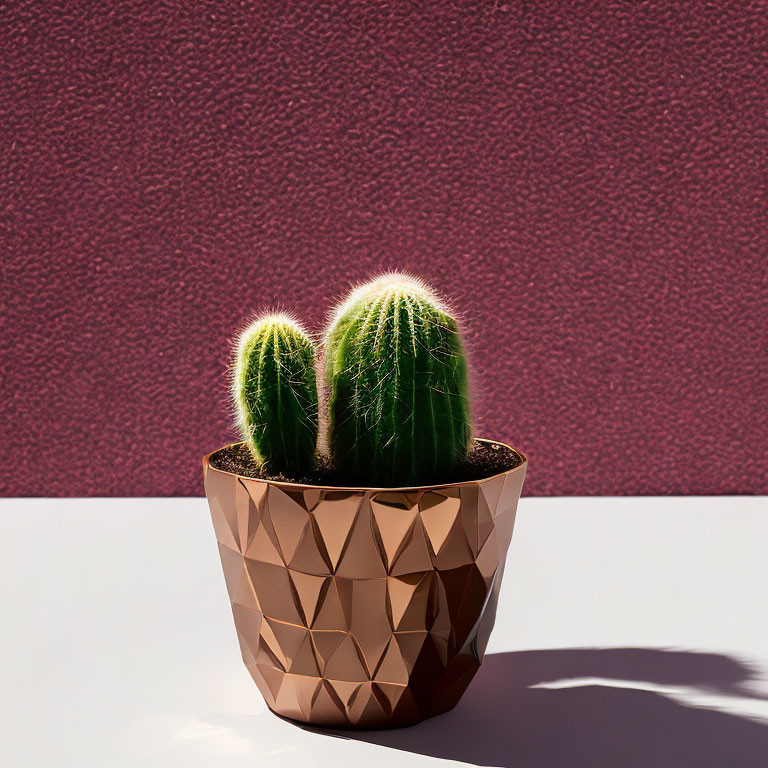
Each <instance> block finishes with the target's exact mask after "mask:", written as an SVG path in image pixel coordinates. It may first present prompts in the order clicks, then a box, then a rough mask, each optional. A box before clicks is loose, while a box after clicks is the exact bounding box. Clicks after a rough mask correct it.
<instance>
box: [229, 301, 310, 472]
mask: <svg viewBox="0 0 768 768" xmlns="http://www.w3.org/2000/svg"><path fill="white" fill-rule="evenodd" d="M232 394H233V399H234V401H235V407H236V409H237V416H238V425H239V427H240V431H241V433H242V435H243V438H244V440H245V441H246V442H247V443H248V446H249V447H250V449H251V452H252V453H253V455H254V457H255V458H256V459H257V460H258V461H259V462H261V463H264V464H265V465H266V466H267V467H268V468H269V470H270V472H272V473H281V474H284V475H286V476H289V477H290V476H294V477H295V476H297V475H299V474H301V473H302V472H305V471H307V470H309V469H311V468H312V467H313V466H314V463H315V448H316V445H317V383H316V380H315V349H314V345H313V344H312V341H311V340H310V339H309V337H308V336H307V334H306V333H305V332H304V331H303V330H302V328H301V327H300V326H299V325H298V323H296V322H295V321H294V320H293V319H291V318H290V317H288V316H286V315H267V316H265V317H262V318H260V319H258V320H256V322H254V323H253V324H251V325H250V326H249V327H248V328H246V330H245V331H243V333H242V334H241V335H240V337H239V339H238V342H237V349H236V353H235V363H234V381H233V391H232Z"/></svg>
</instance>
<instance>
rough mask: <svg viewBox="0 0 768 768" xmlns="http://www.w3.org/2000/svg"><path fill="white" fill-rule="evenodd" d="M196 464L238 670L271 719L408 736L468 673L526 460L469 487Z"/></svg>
mask: <svg viewBox="0 0 768 768" xmlns="http://www.w3.org/2000/svg"><path fill="white" fill-rule="evenodd" d="M212 458H213V459H214V462H215V453H214V454H211V455H209V456H206V457H205V459H203V467H204V472H205V491H206V495H207V497H208V502H209V505H210V509H211V516H212V518H213V526H214V530H215V532H216V538H217V540H218V545H219V553H220V555H221V562H222V566H223V569H224V576H225V580H226V583H227V590H228V592H229V597H230V601H231V604H232V612H233V614H234V619H235V628H236V629H237V636H238V639H239V642H240V648H241V651H242V655H243V660H244V662H245V665H246V667H247V668H248V670H249V672H250V673H251V676H252V677H253V679H254V681H255V682H256V684H257V685H258V687H259V689H260V690H261V692H262V694H263V695H264V698H265V700H266V702H267V705H268V706H269V707H270V709H272V711H274V712H275V713H277V714H278V715H281V716H283V717H287V718H290V719H292V720H297V721H300V722H303V723H309V724H311V725H322V726H331V727H335V728H340V727H341V728H366V729H371V728H391V727H397V726H403V725H412V724H414V723H417V722H420V721H421V720H424V719H426V718H429V717H432V716H434V715H437V714H440V713H442V712H446V711H448V710H449V709H452V708H453V707H454V706H455V705H456V704H457V703H458V701H459V699H460V698H461V696H462V694H463V693H464V691H465V690H466V688H467V686H468V685H469V683H470V681H471V680H472V678H473V677H474V675H475V673H476V672H477V670H478V668H479V667H480V664H481V663H482V659H483V654H484V653H485V648H486V646H487V643H488V638H489V635H490V632H491V629H492V628H493V623H494V619H495V614H496V603H497V599H498V594H499V588H500V585H501V577H502V574H503V571H504V562H505V558H506V553H507V549H508V547H509V543H510V540H511V538H512V531H513V528H514V524H515V514H516V511H517V503H518V500H519V498H520V492H521V490H522V486H523V480H524V478H525V471H526V468H527V460H526V459H525V457H522V458H523V462H522V463H521V464H520V465H518V466H517V467H515V468H514V469H511V470H508V471H507V472H504V473H502V474H499V475H495V476H493V477H489V478H487V479H483V480H476V481H465V482H461V483H456V484H453V485H451V484H448V485H434V486H423V487H417V488H396V489H393V488H389V489H374V488H339V487H322V486H310V485H300V484H294V483H286V482H276V481H268V480H261V479H255V478H249V477H242V476H239V475H236V474H233V473H231V472H226V471H223V470H220V469H216V468H215V467H214V466H212V464H211V459H212Z"/></svg>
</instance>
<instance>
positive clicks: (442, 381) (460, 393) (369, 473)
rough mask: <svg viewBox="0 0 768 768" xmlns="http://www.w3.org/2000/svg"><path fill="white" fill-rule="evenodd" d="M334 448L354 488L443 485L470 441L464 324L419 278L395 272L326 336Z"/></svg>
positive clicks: (361, 293)
mask: <svg viewBox="0 0 768 768" xmlns="http://www.w3.org/2000/svg"><path fill="white" fill-rule="evenodd" d="M326 378H327V382H328V384H329V387H330V396H329V425H328V427H329V430H328V446H329V449H330V452H331V454H332V456H333V458H334V462H335V464H336V465H337V467H338V469H339V470H340V471H341V472H342V473H343V474H344V475H345V477H349V478H350V481H362V482H366V483H370V484H372V485H380V486H390V487H391V486H398V485H400V486H405V485H413V484H417V483H419V484H423V483H428V482H430V481H439V480H445V479H446V478H448V477H449V473H450V471H451V470H453V469H454V468H455V467H456V466H457V465H458V464H460V463H461V462H462V461H463V460H464V459H465V457H466V454H467V450H468V447H469V442H470V437H471V425H470V419H469V397H468V385H467V364H466V358H465V355H464V351H463V348H462V344H461V338H460V336H459V332H458V327H457V323H456V320H455V319H454V318H453V317H452V316H451V315H450V314H449V312H448V310H447V309H446V308H445V307H444V306H443V305H442V303H441V302H440V301H439V300H438V299H437V298H436V297H435V296H434V294H433V293H432V292H431V291H430V290H429V289H428V288H426V286H425V285H424V284H423V283H421V282H420V281H418V280H416V279H414V278H411V277H408V276H406V275H400V274H393V275H385V276H383V277H381V278H378V279H376V280H373V281H371V282H370V283H368V284H366V285H364V286H362V287H360V288H358V289H357V290H355V291H353V292H352V293H351V294H350V296H349V298H348V299H347V300H346V301H345V302H344V304H342V306H341V307H339V309H338V311H337V312H336V314H335V316H334V318H333V319H332V322H331V325H330V328H329V330H328V332H327V335H326Z"/></svg>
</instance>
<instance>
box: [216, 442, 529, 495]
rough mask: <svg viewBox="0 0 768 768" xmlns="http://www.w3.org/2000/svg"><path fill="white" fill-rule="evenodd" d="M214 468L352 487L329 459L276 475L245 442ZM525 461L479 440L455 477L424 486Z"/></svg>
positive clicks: (220, 454) (223, 453)
mask: <svg viewBox="0 0 768 768" xmlns="http://www.w3.org/2000/svg"><path fill="white" fill-rule="evenodd" d="M210 461H211V466H212V467H213V468H214V469H220V470H222V471H223V472H231V473H233V474H235V475H241V476H243V477H256V478H259V479H260V480H276V481H280V482H284V483H300V484H301V485H324V486H338V487H343V488H348V487H350V485H349V483H347V482H345V480H344V477H343V476H342V475H341V473H340V472H338V470H336V468H335V467H334V466H333V465H332V464H331V462H330V461H329V459H328V458H327V457H326V456H320V457H319V458H318V462H317V468H316V469H315V471H314V472H312V473H311V474H309V475H305V476H303V477H285V476H284V475H273V474H270V473H269V472H268V471H266V468H265V467H263V466H261V465H260V464H258V463H257V462H256V460H255V459H254V458H253V456H252V455H251V452H250V451H249V450H248V448H247V447H246V445H245V443H236V444H234V445H228V446H227V447H226V448H222V449H220V450H218V451H216V452H215V453H213V454H211V459H210ZM522 462H523V460H522V458H521V457H520V454H518V453H517V451H513V450H512V449H511V448H507V446H505V445H501V444H500V443H486V442H480V441H478V440H475V442H474V447H473V448H472V450H471V451H470V452H469V455H468V456H467V458H466V460H465V461H464V463H463V464H462V465H461V466H460V467H459V468H458V469H456V470H455V471H454V472H452V473H451V477H443V478H434V479H430V480H429V482H426V483H424V485H441V484H444V485H453V484H454V483H461V482H465V481H467V480H482V479H483V478H486V477H492V476H493V475H498V474H500V473H501V472H506V471H507V470H509V469H514V468H515V467H516V466H518V465H519V464H522Z"/></svg>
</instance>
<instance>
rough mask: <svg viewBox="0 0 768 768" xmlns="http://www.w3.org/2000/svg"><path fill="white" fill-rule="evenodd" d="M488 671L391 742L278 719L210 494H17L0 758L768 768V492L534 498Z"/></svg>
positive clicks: (524, 508)
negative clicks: (246, 633)
mask: <svg viewBox="0 0 768 768" xmlns="http://www.w3.org/2000/svg"><path fill="white" fill-rule="evenodd" d="M504 578H505V582H504V586H503V589H502V592H501V599H500V603H499V611H498V618H497V622H496V629H495V630H494V633H493V635H492V637H491V642H490V646H489V649H488V655H487V656H486V661H485V665H484V666H483V668H482V669H481V670H480V672H479V673H478V675H477V677H476V678H475V681H474V682H473V683H472V685H471V686H470V688H469V690H468V692H467V693H466V695H465V697H464V699H463V700H462V702H461V703H460V704H459V706H458V707H457V708H456V709H455V710H454V711H453V712H450V713H448V714H446V715H443V716H441V717H438V718H435V719H433V720H431V721H428V722H426V723H423V724H421V725H418V726H415V727H413V728H408V729H403V730H399V731H380V732H374V733H370V732H369V733H354V732H343V733H342V732H337V733H331V732H323V731H313V730H310V729H305V728H299V727H297V726H296V725H293V724H291V723H289V722H286V721H283V720H280V719H279V718H277V717H275V716H274V715H272V714H271V713H270V712H269V711H268V710H267V709H266V706H265V705H264V703H263V701H262V699H261V696H260V694H259V692H258V690H257V688H256V686H255V685H254V684H253V683H252V682H251V679H250V677H249V675H248V673H247V671H246V669H245V667H244V666H243V664H242V662H241V660H240V655H239V649H238V645H237V640H236V636H235V630H234V626H233V623H232V616H231V613H230V607H229V603H228V601H227V595H226V590H225V586H224V579H223V576H222V572H221V567H220V564H219V560H218V552H217V549H216V542H215V539H214V536H213V530H212V526H211V523H210V518H209V516H208V509H207V505H206V502H205V500H204V499H89V500H81V499H69V500H49V499H25V500H2V501H0V604H1V605H2V616H3V619H4V621H3V624H2V631H0V765H2V766H7V767H8V768H16V766H46V767H47V766H55V767H56V768H63V767H65V766H76V767H77V768H84V767H86V766H98V768H112V766H143V767H146V768H153V767H154V766H180V767H181V766H183V768H195V767H196V766H216V767H217V768H219V767H221V766H251V767H252V768H255V767H256V766H259V768H261V767H263V766H281V767H282V766H302V768H306V767H308V766H347V765H349V766H361V765H362V766H365V768H377V767H378V766H382V767H384V766H386V768H392V766H394V765H396V766H410V765H426V764H428V763H432V764H437V763H440V762H441V761H451V760H453V761H458V762H463V763H469V764H476V765H483V766H510V768H511V767H512V766H515V768H553V767H554V766H558V767H559V766H563V767H564V768H565V766H567V767H568V768H581V767H582V766H584V767H587V766H588V767H589V768H641V767H642V768H668V767H671V766H675V767H677V766H686V767H688V766H690V767H691V768H694V767H695V768H701V767H702V766H704V767H705V768H709V767H710V766H711V768H715V767H716V768H730V767H731V766H734V767H738V768H743V767H745V766H746V767H751V766H755V768H757V766H760V768H765V766H767V765H768V499H766V498H765V497H751V498H750V497H740V498H728V497H721V498H643V499H638V498H623V499H615V498H593V499H583V498H581V499H579V498H576V499H523V500H522V502H521V504H520V510H519V515H518V521H517V527H516V529H515V534H514V538H513V541H512V547H511V550H510V555H509V564H508V567H507V571H506V575H505V577H504Z"/></svg>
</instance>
